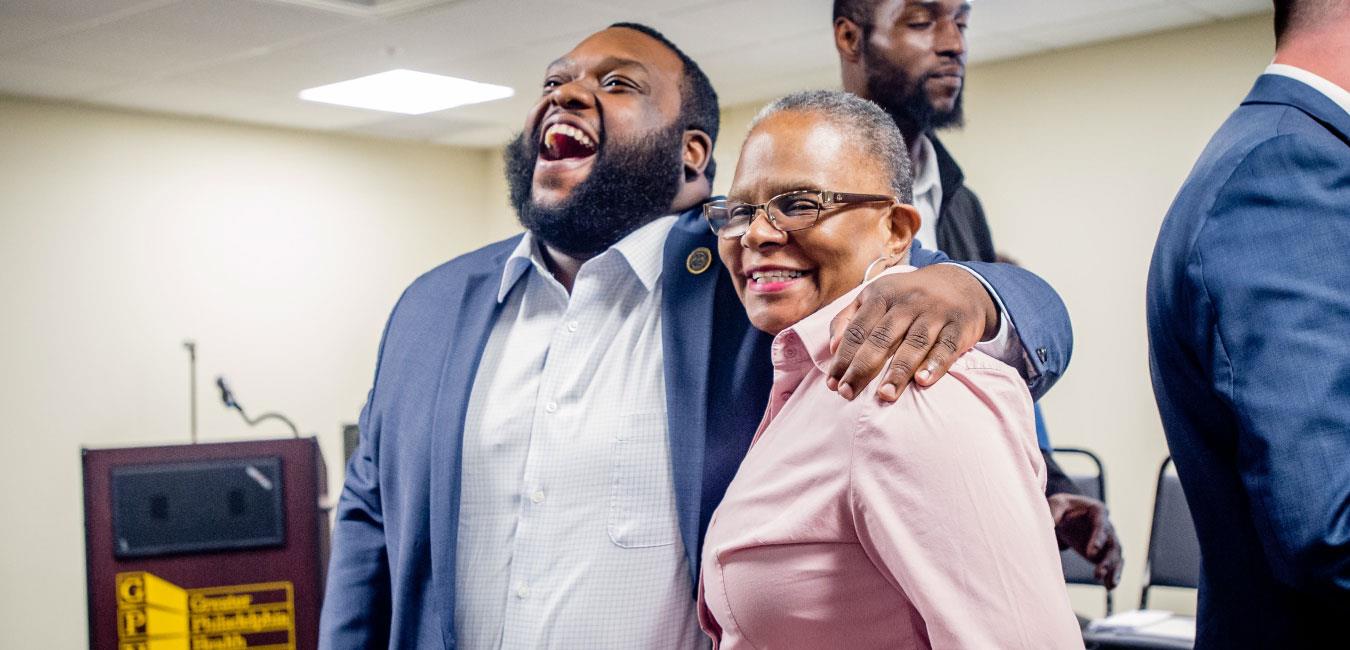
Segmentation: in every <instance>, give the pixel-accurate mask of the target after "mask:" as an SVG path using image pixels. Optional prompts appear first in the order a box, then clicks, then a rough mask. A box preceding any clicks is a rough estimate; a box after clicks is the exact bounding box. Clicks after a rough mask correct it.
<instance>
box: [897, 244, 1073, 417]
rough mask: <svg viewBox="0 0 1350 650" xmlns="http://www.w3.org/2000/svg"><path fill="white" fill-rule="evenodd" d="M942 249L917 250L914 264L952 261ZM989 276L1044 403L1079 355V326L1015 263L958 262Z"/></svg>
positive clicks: (1043, 284)
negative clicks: (1075, 331) (1075, 341)
mask: <svg viewBox="0 0 1350 650" xmlns="http://www.w3.org/2000/svg"><path fill="white" fill-rule="evenodd" d="M950 261H951V260H949V259H948V258H947V256H946V255H944V254H943V253H942V252H941V251H930V250H927V249H924V248H918V247H916V248H914V250H913V251H911V252H910V264H912V265H914V266H916V267H924V266H927V265H929V264H938V263H942V262H950ZM957 264H960V265H961V266H964V267H966V268H969V269H971V270H972V271H974V272H975V273H976V274H978V275H979V276H980V277H982V278H984V280H985V282H987V283H989V286H991V287H993V289H994V292H995V293H997V294H998V300H999V301H1001V302H1002V303H1003V306H1004V307H1005V308H1006V309H1007V313H1006V314H1005V315H1006V316H1007V317H1008V318H1009V319H1011V320H1012V323H1013V326H1014V327H1015V329H1016V333H1017V336H1018V338H1019V339H1020V340H1021V342H1022V349H1023V350H1025V351H1026V354H1027V358H1028V360H1029V362H1030V366H1031V370H1032V371H1033V372H1031V373H1029V374H1030V377H1028V379H1027V388H1029V389H1030V390H1031V395H1032V397H1033V398H1034V399H1040V398H1041V397H1042V396H1044V395H1045V393H1046V392H1048V391H1049V390H1050V387H1051V386H1053V385H1054V384H1055V382H1056V381H1059V378H1060V377H1061V376H1062V375H1063V374H1064V371H1065V370H1067V369H1068V367H1069V357H1071V356H1072V355H1073V326H1072V325H1071V324H1070V322H1069V311H1068V309H1066V308H1065V307H1064V301H1062V300H1060V298H1059V294H1058V293H1056V292H1055V290H1054V289H1053V288H1051V287H1050V285H1049V284H1047V283H1046V282H1045V280H1042V279H1041V278H1040V277H1039V276H1037V275H1036V274H1035V273H1032V272H1031V271H1028V270H1026V269H1023V268H1020V267H1017V266H1013V265H1011V264H997V263H989V262H957Z"/></svg>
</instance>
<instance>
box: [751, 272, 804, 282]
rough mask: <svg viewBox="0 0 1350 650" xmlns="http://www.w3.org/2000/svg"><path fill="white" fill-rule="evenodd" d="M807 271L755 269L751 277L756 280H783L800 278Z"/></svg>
mask: <svg viewBox="0 0 1350 650" xmlns="http://www.w3.org/2000/svg"><path fill="white" fill-rule="evenodd" d="M803 275H806V274H805V273H803V272H801V271H783V270H775V271H755V272H754V273H751V274H750V279H751V280H753V281H755V282H783V281H785V280H791V279H794V278H800V277H802V276H803Z"/></svg>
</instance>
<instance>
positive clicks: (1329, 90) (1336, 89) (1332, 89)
mask: <svg viewBox="0 0 1350 650" xmlns="http://www.w3.org/2000/svg"><path fill="white" fill-rule="evenodd" d="M1266 74H1274V75H1279V76H1281V77H1288V78H1290V79H1293V80H1295V81H1301V82H1303V83H1304V84H1307V85H1309V86H1312V88H1313V90H1316V91H1317V92H1319V93H1322V94H1323V95H1326V96H1327V99H1330V100H1331V101H1333V102H1335V103H1336V104H1337V105H1338V106H1340V107H1341V110H1344V111H1345V112H1346V113H1347V114H1350V90H1346V89H1345V88H1341V87H1340V86H1338V85H1336V84H1335V83H1332V82H1331V81H1330V80H1328V79H1324V78H1322V77H1320V76H1318V75H1316V74H1313V73H1311V72H1308V71H1307V70H1304V69H1303V68H1300V67H1297V66H1292V65H1285V64H1283V63H1272V64H1270V65H1269V66H1267V67H1266Z"/></svg>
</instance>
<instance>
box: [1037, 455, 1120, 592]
mask: <svg viewBox="0 0 1350 650" xmlns="http://www.w3.org/2000/svg"><path fill="white" fill-rule="evenodd" d="M1052 451H1053V452H1054V455H1055V458H1056V459H1060V458H1063V459H1069V458H1082V459H1084V460H1085V461H1086V464H1087V465H1089V466H1090V467H1092V468H1093V469H1095V471H1092V472H1088V473H1080V472H1065V473H1066V474H1068V475H1069V478H1071V479H1073V482H1074V483H1075V484H1077V485H1078V489H1080V490H1082V491H1083V494H1084V495H1085V496H1090V497H1092V498H1094V499H1097V500H1098V501H1101V502H1102V503H1106V466H1105V465H1103V464H1102V459H1101V458H1100V457H1098V456H1097V454H1094V453H1092V452H1091V451H1088V450H1087V449H1079V448H1076V447H1056V448H1055V449H1053V450H1052ZM1059 561H1060V565H1061V566H1062V567H1063V569H1064V582H1067V583H1068V584H1071V585H1088V586H1093V587H1101V588H1102V591H1104V592H1106V610H1105V611H1106V615H1107V616H1110V615H1111V612H1112V611H1113V609H1114V606H1115V603H1114V601H1113V600H1112V598H1111V592H1110V591H1109V590H1107V589H1106V587H1104V586H1103V585H1102V583H1100V582H1097V578H1096V576H1095V575H1094V574H1093V572H1094V571H1095V570H1096V567H1095V566H1093V564H1092V563H1091V562H1088V561H1087V560H1086V559H1084V558H1083V556H1081V555H1079V554H1078V552H1077V551H1074V550H1073V549H1064V550H1063V551H1060V552H1059Z"/></svg>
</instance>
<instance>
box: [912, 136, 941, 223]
mask: <svg viewBox="0 0 1350 650" xmlns="http://www.w3.org/2000/svg"><path fill="white" fill-rule="evenodd" d="M914 167H915V169H914V172H915V174H916V176H915V177H914V199H913V201H912V202H913V204H914V207H915V209H917V210H918V211H919V216H920V218H921V221H920V222H919V232H917V233H915V234H914V236H915V237H916V238H917V239H918V240H919V241H920V242H922V243H923V245H924V246H925V247H926V248H929V249H931V250H937V222H938V219H939V218H940V217H941V215H940V214H939V212H940V211H941V210H942V177H941V174H940V173H939V171H938V159H937V149H936V148H935V147H934V146H933V141H932V140H930V139H928V136H926V135H920V136H919V156H918V158H917V159H916V160H915V161H914Z"/></svg>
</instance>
